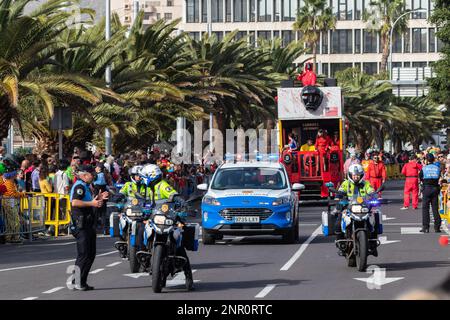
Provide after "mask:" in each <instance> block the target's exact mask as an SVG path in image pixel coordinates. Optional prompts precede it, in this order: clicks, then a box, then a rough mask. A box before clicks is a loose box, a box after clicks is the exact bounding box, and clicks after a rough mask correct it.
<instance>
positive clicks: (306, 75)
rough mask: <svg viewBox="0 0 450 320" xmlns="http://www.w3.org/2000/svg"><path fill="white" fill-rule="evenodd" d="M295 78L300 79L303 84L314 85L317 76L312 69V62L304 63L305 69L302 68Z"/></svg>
mask: <svg viewBox="0 0 450 320" xmlns="http://www.w3.org/2000/svg"><path fill="white" fill-rule="evenodd" d="M297 80H298V81H301V82H302V84H303V86H304V87H306V86H315V85H316V81H317V76H316V74H315V73H314V71H313V64H312V63H310V62H308V63H307V64H306V65H305V70H303V72H302V74H299V75H298V76H297Z"/></svg>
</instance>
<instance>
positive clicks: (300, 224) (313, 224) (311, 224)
mask: <svg viewBox="0 0 450 320" xmlns="http://www.w3.org/2000/svg"><path fill="white" fill-rule="evenodd" d="M298 225H299V226H317V225H318V223H299V224H298Z"/></svg>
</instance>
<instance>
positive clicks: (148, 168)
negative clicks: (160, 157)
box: [140, 164, 162, 185]
mask: <svg viewBox="0 0 450 320" xmlns="http://www.w3.org/2000/svg"><path fill="white" fill-rule="evenodd" d="M140 176H141V177H142V178H143V179H144V181H145V184H146V185H149V184H150V183H151V182H152V181H155V180H156V179H158V178H160V177H162V171H161V169H160V168H159V166H157V165H156V164H147V165H145V166H143V167H142V169H141V171H140Z"/></svg>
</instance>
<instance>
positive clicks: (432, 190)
mask: <svg viewBox="0 0 450 320" xmlns="http://www.w3.org/2000/svg"><path fill="white" fill-rule="evenodd" d="M439 192H440V190H439V187H438V186H427V185H425V186H424V188H423V198H422V225H423V227H425V228H427V229H428V228H429V227H430V204H431V209H432V211H433V217H434V228H435V229H439V228H440V227H441V217H440V216H439V212H438V200H439Z"/></svg>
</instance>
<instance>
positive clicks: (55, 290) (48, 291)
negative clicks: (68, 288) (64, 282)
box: [42, 287, 64, 294]
mask: <svg viewBox="0 0 450 320" xmlns="http://www.w3.org/2000/svg"><path fill="white" fill-rule="evenodd" d="M61 289H64V287H56V288H53V289H50V290H47V291H44V292H42V293H45V294H50V293H54V292H57V291H59V290H61Z"/></svg>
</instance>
